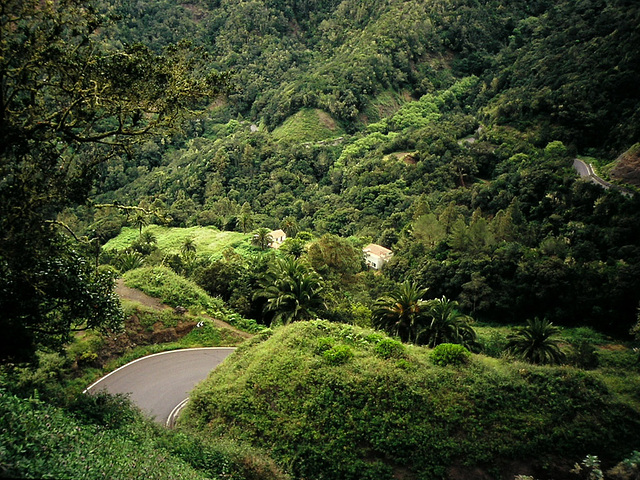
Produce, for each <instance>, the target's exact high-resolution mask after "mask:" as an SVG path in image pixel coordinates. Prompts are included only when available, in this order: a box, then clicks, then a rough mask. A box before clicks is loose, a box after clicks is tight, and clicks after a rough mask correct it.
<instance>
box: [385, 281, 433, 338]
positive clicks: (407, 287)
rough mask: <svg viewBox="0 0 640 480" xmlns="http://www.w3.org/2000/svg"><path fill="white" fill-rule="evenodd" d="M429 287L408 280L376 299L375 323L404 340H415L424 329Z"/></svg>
mask: <svg viewBox="0 0 640 480" xmlns="http://www.w3.org/2000/svg"><path fill="white" fill-rule="evenodd" d="M426 293H427V289H423V288H420V287H418V286H417V285H416V284H415V283H410V282H409V281H408V280H406V281H405V282H404V283H402V284H401V285H400V286H399V287H398V288H397V289H395V290H394V291H393V292H391V293H390V294H389V295H388V296H386V297H380V298H379V299H378V300H376V303H375V306H374V310H373V324H374V326H376V327H377V328H382V329H384V330H386V331H387V332H388V333H390V334H391V335H394V336H398V337H400V339H401V340H402V341H404V342H412V341H413V342H415V341H417V337H418V335H419V333H420V331H421V329H422V323H421V320H422V315H423V313H424V310H425V309H426V308H427V302H426V301H425V300H424V296H425V295H426Z"/></svg>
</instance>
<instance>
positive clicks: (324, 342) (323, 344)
mask: <svg viewBox="0 0 640 480" xmlns="http://www.w3.org/2000/svg"><path fill="white" fill-rule="evenodd" d="M335 344H336V341H335V339H333V338H331V337H320V338H319V339H318V344H317V346H316V353H317V354H318V355H320V354H323V353H324V352H326V351H327V350H330V349H331V348H333V347H334V346H335Z"/></svg>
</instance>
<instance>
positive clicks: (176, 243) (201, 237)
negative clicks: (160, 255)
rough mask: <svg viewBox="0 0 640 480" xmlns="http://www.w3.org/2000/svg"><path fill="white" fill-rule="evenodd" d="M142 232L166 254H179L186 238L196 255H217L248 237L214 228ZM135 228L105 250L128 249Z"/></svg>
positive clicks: (154, 228) (157, 227) (153, 227)
mask: <svg viewBox="0 0 640 480" xmlns="http://www.w3.org/2000/svg"><path fill="white" fill-rule="evenodd" d="M143 232H149V233H152V234H153V235H155V236H156V239H157V241H158V244H157V245H158V248H159V249H161V250H163V251H165V252H166V253H167V254H178V253H180V247H181V246H182V244H183V242H184V241H185V239H187V238H193V241H194V243H195V245H196V249H197V254H198V255H206V256H212V255H219V254H221V253H222V251H223V250H225V249H226V248H228V247H235V246H238V245H239V244H241V243H246V242H248V239H249V235H245V234H243V233H240V232H221V231H220V230H218V229H217V228H215V227H190V228H171V227H163V226H160V225H149V226H148V227H146V228H145V229H144V230H143ZM139 234H140V232H139V230H138V229H137V228H133V227H125V228H123V229H122V232H120V235H118V236H117V237H115V238H112V239H111V240H109V241H108V242H107V243H106V244H105V245H104V249H105V250H113V249H118V250H123V249H125V248H127V247H129V246H130V245H131V244H132V243H133V242H134V241H135V240H136V239H137V238H138V236H139Z"/></svg>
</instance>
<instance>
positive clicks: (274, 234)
mask: <svg viewBox="0 0 640 480" xmlns="http://www.w3.org/2000/svg"><path fill="white" fill-rule="evenodd" d="M270 235H271V237H273V238H280V237H286V236H287V234H286V233H284V230H280V229H278V230H272V231H271V233H270Z"/></svg>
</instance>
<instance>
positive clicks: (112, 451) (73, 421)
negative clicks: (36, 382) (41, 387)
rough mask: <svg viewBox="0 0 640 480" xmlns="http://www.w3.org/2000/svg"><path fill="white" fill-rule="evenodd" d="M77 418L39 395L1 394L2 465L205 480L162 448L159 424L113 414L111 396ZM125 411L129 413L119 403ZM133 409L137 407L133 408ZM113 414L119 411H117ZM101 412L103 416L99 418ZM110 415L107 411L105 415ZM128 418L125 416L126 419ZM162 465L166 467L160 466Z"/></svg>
mask: <svg viewBox="0 0 640 480" xmlns="http://www.w3.org/2000/svg"><path fill="white" fill-rule="evenodd" d="M94 401H95V402H96V405H95V406H89V405H88V403H87V404H86V408H84V409H81V410H79V411H78V413H77V416H74V415H72V414H70V413H68V412H65V411H64V410H62V409H60V408H56V407H54V406H51V405H48V404H46V403H45V402H43V401H42V400H40V399H39V398H37V397H32V398H20V397H18V396H16V395H14V394H12V393H10V392H8V391H7V390H6V389H5V388H2V391H1V393H0V410H1V411H2V415H0V418H1V420H0V422H1V423H2V428H0V431H1V432H2V435H0V445H1V448H2V451H3V455H2V460H1V465H0V468H2V471H3V476H4V475H7V476H9V477H16V478H70V479H73V478H96V479H97V478H105V476H106V477H112V478H115V477H119V478H125V477H126V478H140V479H142V478H153V479H162V478H184V479H197V478H204V476H203V475H202V474H199V473H198V472H197V471H196V470H195V469H194V468H192V467H191V466H189V465H188V464H187V463H185V462H184V461H183V460H180V459H179V458H177V457H175V456H167V454H166V452H165V451H163V450H162V449H159V448H157V447H156V440H155V439H156V436H157V434H158V432H157V427H155V428H154V427H151V426H150V425H148V424H145V422H144V421H143V420H142V419H141V418H140V415H139V414H138V413H136V412H133V411H131V410H129V412H128V413H129V417H128V419H129V421H126V422H120V421H117V423H116V424H115V425H114V424H109V423H107V424H106V425H108V426H100V425H99V424H96V423H94V422H99V423H102V421H103V420H107V421H110V420H114V417H113V416H111V414H107V410H108V409H109V408H112V407H107V405H106V404H103V405H98V404H100V403H103V401H104V402H107V403H109V402H111V400H107V399H106V398H105V397H102V400H101V399H100V398H96V399H94ZM115 408H117V411H118V413H119V415H123V413H124V412H125V411H126V409H125V408H123V407H122V405H118V406H117V407H115ZM128 408H129V409H130V408H131V407H128ZM112 413H113V412H112ZM95 415H99V418H96V417H95ZM105 415H107V416H106V417H105ZM123 419H124V417H123V418H122V419H120V420H123ZM159 466H161V468H158V467H159Z"/></svg>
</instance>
